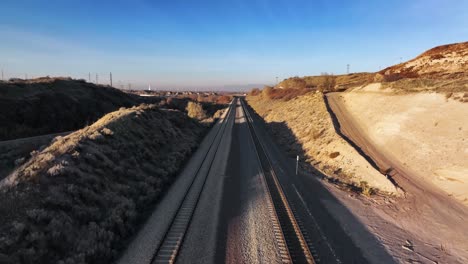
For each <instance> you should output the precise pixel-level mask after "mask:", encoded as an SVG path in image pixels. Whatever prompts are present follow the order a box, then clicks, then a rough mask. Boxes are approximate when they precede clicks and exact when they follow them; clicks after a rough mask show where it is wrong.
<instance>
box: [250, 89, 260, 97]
mask: <svg viewBox="0 0 468 264" xmlns="http://www.w3.org/2000/svg"><path fill="white" fill-rule="evenodd" d="M260 93H261V92H260V89H258V88H253V89H252V90H251V91H250V92H249V95H250V96H257V95H259V94H260Z"/></svg>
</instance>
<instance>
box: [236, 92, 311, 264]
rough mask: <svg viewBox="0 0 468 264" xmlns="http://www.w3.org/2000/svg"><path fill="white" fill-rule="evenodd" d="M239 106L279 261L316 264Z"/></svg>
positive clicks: (248, 118)
mask: <svg viewBox="0 0 468 264" xmlns="http://www.w3.org/2000/svg"><path fill="white" fill-rule="evenodd" d="M241 105H242V109H243V112H244V116H245V119H246V122H247V124H248V127H249V130H250V134H251V136H252V139H253V142H254V144H255V147H256V152H257V157H258V160H259V162H260V164H261V169H262V172H263V178H264V180H265V183H266V186H267V190H268V193H269V196H270V199H269V200H270V205H269V210H270V216H271V218H272V222H273V230H274V232H275V238H276V242H277V246H278V249H279V251H280V256H281V261H282V262H283V263H317V262H318V261H319V259H318V256H317V254H316V253H315V251H314V250H312V252H314V254H312V253H311V250H310V248H312V246H311V241H310V239H309V238H308V236H307V233H306V232H305V230H304V228H303V226H302V224H301V222H300V221H298V220H297V219H296V217H295V214H294V211H293V210H292V209H291V206H290V205H289V203H288V200H287V198H286V195H285V194H284V192H283V189H282V187H281V185H280V183H279V181H278V178H277V176H276V174H275V171H274V169H273V166H272V165H271V161H270V158H269V157H268V155H267V153H266V151H265V148H264V147H263V145H262V143H261V142H260V140H259V139H258V136H257V133H256V131H255V127H254V126H253V124H252V122H253V119H252V117H251V116H250V113H249V111H248V110H247V107H246V106H245V103H244V102H243V100H241Z"/></svg>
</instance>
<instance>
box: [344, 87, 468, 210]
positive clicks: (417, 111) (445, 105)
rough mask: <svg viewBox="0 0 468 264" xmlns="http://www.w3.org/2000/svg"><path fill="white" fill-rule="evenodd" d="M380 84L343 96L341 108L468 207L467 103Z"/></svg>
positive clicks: (371, 135)
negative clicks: (395, 91) (392, 90)
mask: <svg viewBox="0 0 468 264" xmlns="http://www.w3.org/2000/svg"><path fill="white" fill-rule="evenodd" d="M378 86H379V85H375V84H374V85H372V86H370V87H367V88H366V89H360V90H356V91H352V92H349V93H343V94H341V95H340V96H341V97H342V102H343V103H344V106H345V107H346V109H347V110H348V111H349V113H350V114H351V115H352V116H353V118H354V119H355V120H356V121H357V122H358V123H359V125H360V126H361V127H362V128H363V129H364V130H365V131H366V132H367V134H368V136H369V138H370V139H371V140H372V141H373V142H374V143H375V144H377V145H378V146H379V148H381V149H383V150H384V152H386V153H388V155H391V156H393V157H395V158H396V159H398V160H399V161H400V162H401V163H402V164H404V165H405V166H408V167H409V168H410V169H412V170H414V171H415V172H416V173H417V174H418V176H420V177H422V178H423V179H425V180H428V181H430V182H432V183H433V184H434V185H436V186H438V187H439V188H441V189H442V190H444V191H445V192H446V193H447V194H449V195H453V196H454V197H456V198H457V199H459V200H460V201H462V202H464V203H465V204H468V179H467V178H468V104H467V103H461V102H459V101H456V100H452V99H446V97H445V95H443V94H438V93H418V94H406V95H393V94H389V93H387V92H380V93H379V92H376V91H378V90H376V89H378ZM368 91H371V92H368Z"/></svg>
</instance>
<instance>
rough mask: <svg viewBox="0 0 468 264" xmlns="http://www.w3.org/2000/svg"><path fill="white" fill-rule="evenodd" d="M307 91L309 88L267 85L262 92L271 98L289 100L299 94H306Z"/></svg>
mask: <svg viewBox="0 0 468 264" xmlns="http://www.w3.org/2000/svg"><path fill="white" fill-rule="evenodd" d="M307 92H309V90H308V89H305V88H304V89H292V88H290V89H274V88H271V87H267V88H265V89H263V91H262V93H263V95H264V96H265V97H266V98H268V99H271V100H283V101H289V100H291V99H294V98H296V97H298V96H301V95H304V94H306V93H307Z"/></svg>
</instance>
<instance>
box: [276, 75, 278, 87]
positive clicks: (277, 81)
mask: <svg viewBox="0 0 468 264" xmlns="http://www.w3.org/2000/svg"><path fill="white" fill-rule="evenodd" d="M276 85H278V76H276Z"/></svg>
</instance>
